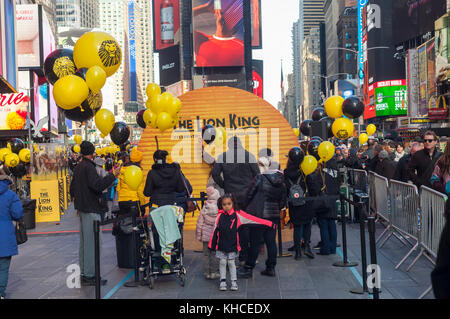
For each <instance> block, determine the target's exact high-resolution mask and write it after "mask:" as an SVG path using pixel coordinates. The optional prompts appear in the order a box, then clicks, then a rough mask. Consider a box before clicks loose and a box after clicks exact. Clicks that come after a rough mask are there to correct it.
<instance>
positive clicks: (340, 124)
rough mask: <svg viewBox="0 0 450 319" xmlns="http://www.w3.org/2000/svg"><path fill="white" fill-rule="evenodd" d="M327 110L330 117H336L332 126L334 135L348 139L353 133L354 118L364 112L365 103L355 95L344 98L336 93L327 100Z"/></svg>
mask: <svg viewBox="0 0 450 319" xmlns="http://www.w3.org/2000/svg"><path fill="white" fill-rule="evenodd" d="M325 111H326V113H327V114H328V116H329V117H331V118H334V119H335V120H334V122H333V124H332V126H331V129H332V132H333V135H334V136H335V137H336V138H338V139H340V140H346V139H348V138H350V137H351V136H352V135H353V131H354V125H353V121H352V119H356V118H358V117H360V116H361V115H362V114H363V113H364V103H362V102H361V101H360V100H359V99H358V98H356V97H353V96H351V97H348V98H347V99H345V100H344V98H342V97H340V96H338V95H335V96H331V97H329V98H328V99H327V100H326V101H325Z"/></svg>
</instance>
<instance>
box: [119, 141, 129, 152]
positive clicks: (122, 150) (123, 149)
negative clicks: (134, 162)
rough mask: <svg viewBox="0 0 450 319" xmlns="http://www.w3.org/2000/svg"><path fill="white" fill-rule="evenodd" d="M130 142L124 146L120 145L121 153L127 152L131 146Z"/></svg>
mask: <svg viewBox="0 0 450 319" xmlns="http://www.w3.org/2000/svg"><path fill="white" fill-rule="evenodd" d="M130 144H131V143H130V141H126V142H125V143H123V144H122V145H120V151H121V152H126V151H127V146H128V145H130Z"/></svg>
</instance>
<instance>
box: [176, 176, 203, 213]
mask: <svg viewBox="0 0 450 319" xmlns="http://www.w3.org/2000/svg"><path fill="white" fill-rule="evenodd" d="M180 174H181V178H182V179H183V183H184V188H186V193H187V194H188V196H187V197H188V198H187V199H186V213H193V212H195V211H196V210H200V207H198V204H197V203H196V202H195V201H193V200H191V198H192V195H191V193H189V188H188V187H187V184H186V180H185V179H184V176H183V174H182V173H181V171H180Z"/></svg>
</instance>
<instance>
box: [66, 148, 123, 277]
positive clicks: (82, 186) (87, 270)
mask: <svg viewBox="0 0 450 319" xmlns="http://www.w3.org/2000/svg"><path fill="white" fill-rule="evenodd" d="M80 149H81V151H80V152H81V154H82V156H83V160H82V161H81V162H80V163H79V164H78V165H77V166H76V167H75V169H74V172H73V179H72V183H71V184H70V195H71V196H72V198H73V199H74V207H75V209H76V210H77V211H78V214H79V215H80V256H79V259H80V260H79V262H80V268H81V284H82V285H88V286H93V285H95V255H94V252H95V246H94V227H93V222H94V221H100V220H101V214H102V213H103V212H104V210H103V209H104V207H103V206H102V205H101V197H102V192H103V191H104V190H105V189H107V188H108V187H110V186H111V185H112V184H113V183H114V181H115V179H116V177H117V176H118V175H119V173H120V169H118V170H116V171H114V174H111V173H109V174H107V175H106V176H105V177H103V178H100V177H99V175H98V173H97V170H96V168H95V163H94V161H93V159H94V153H95V147H94V145H92V143H90V142H88V141H83V142H82V143H81V145H80ZM100 235H101V233H100ZM100 284H102V285H105V284H106V279H101V281H100Z"/></svg>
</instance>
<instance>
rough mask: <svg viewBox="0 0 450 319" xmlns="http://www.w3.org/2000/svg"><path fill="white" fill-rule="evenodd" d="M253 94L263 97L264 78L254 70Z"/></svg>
mask: <svg viewBox="0 0 450 319" xmlns="http://www.w3.org/2000/svg"><path fill="white" fill-rule="evenodd" d="M253 94H255V95H257V96H259V97H260V98H263V79H262V78H261V76H260V75H259V74H258V73H256V72H255V71H253Z"/></svg>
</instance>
